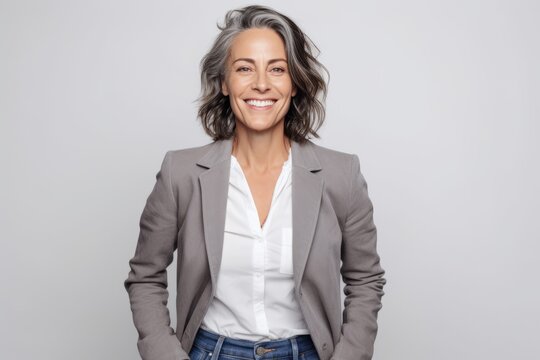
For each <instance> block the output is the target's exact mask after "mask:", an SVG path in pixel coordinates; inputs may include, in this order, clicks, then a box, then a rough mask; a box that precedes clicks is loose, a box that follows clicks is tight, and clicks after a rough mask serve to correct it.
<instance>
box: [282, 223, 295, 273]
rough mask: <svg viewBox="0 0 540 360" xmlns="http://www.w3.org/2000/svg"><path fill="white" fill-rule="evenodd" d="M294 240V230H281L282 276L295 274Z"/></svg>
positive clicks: (285, 228)
mask: <svg viewBox="0 0 540 360" xmlns="http://www.w3.org/2000/svg"><path fill="white" fill-rule="evenodd" d="M292 240H293V239H292V228H291V227H284V228H283V229H281V254H280V255H281V256H280V258H281V260H280V265H279V272H280V273H282V274H288V275H292V274H293V256H292Z"/></svg>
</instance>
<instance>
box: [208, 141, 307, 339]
mask: <svg viewBox="0 0 540 360" xmlns="http://www.w3.org/2000/svg"><path fill="white" fill-rule="evenodd" d="M291 155H292V154H291V150H290V149H289V157H288V159H287V161H285V162H284V163H283V167H282V169H281V173H280V175H279V178H278V180H277V182H276V185H275V188H274V192H273V194H272V202H271V206H270V210H269V213H268V216H267V218H266V220H265V222H264V224H263V227H262V228H261V226H260V222H259V216H258V213H257V208H256V206H255V201H254V200H253V196H252V195H251V191H250V189H249V185H248V182H247V180H246V177H245V175H244V172H243V171H242V168H241V166H240V164H239V163H238V161H237V159H236V157H235V156H234V155H232V154H231V169H230V178H229V193H228V200H227V212H226V218H225V234H224V239H223V253H222V258H221V267H220V270H219V275H218V280H217V289H216V294H215V297H214V298H213V300H212V302H211V304H210V307H209V309H208V311H207V313H206V315H205V317H204V319H203V321H202V324H201V327H202V328H203V329H206V330H210V331H212V332H214V333H217V334H221V335H224V336H227V337H231V338H236V339H245V340H251V341H259V340H275V339H282V338H288V337H291V336H294V335H299V334H309V330H308V329H307V326H306V324H305V322H304V317H303V315H302V312H301V310H300V307H299V305H298V302H297V301H296V298H295V296H294V280H293V266H292V197H291V190H292V187H291V184H292V177H291V176H292V173H291V164H292V161H291V160H292V158H291Z"/></svg>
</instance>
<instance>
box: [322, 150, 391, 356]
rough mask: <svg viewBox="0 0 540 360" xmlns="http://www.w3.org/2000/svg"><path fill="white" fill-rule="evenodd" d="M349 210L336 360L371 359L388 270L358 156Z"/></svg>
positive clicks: (346, 223)
mask: <svg viewBox="0 0 540 360" xmlns="http://www.w3.org/2000/svg"><path fill="white" fill-rule="evenodd" d="M351 161H352V164H351V172H352V174H351V178H352V184H351V188H350V192H349V196H350V197H349V202H350V204H349V211H348V215H347V219H346V221H345V226H344V229H343V240H342V241H343V242H342V249H341V250H342V251H341V253H342V257H341V259H342V261H343V264H342V266H341V275H342V277H343V281H344V283H345V288H344V293H345V295H346V297H345V310H344V311H343V325H342V327H341V337H340V339H339V341H338V343H337V344H336V347H335V350H334V353H333V354H332V357H331V359H332V360H353V359H354V360H370V359H371V358H372V355H373V344H374V342H375V337H376V335H377V313H378V311H379V310H380V309H381V307H382V305H381V298H382V296H383V295H384V292H383V290H382V289H383V286H384V284H385V283H386V280H385V279H384V278H383V275H384V270H383V269H382V268H381V266H380V263H379V255H378V254H377V249H376V247H377V229H376V227H375V224H374V223H373V205H372V203H371V200H370V199H369V197H368V192H367V184H366V181H365V179H364V177H363V175H362V174H361V172H360V162H359V160H358V156H357V155H353V156H352V159H351Z"/></svg>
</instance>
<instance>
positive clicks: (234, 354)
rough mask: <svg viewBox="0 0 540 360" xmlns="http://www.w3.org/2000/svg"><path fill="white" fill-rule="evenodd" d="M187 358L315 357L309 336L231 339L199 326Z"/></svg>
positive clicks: (294, 359)
mask: <svg viewBox="0 0 540 360" xmlns="http://www.w3.org/2000/svg"><path fill="white" fill-rule="evenodd" d="M189 358H190V359H191V360H267V359H280V360H319V356H318V355H317V350H316V349H315V345H313V341H312V340H311V336H309V335H297V336H293V337H290V338H287V339H282V340H270V341H269V340H261V341H249V340H239V339H232V338H228V337H225V336H222V335H218V334H215V333H213V332H210V331H207V330H204V329H199V330H198V332H197V336H196V337H195V341H194V342H193V347H192V348H191V351H190V352H189Z"/></svg>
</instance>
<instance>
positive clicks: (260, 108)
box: [244, 98, 277, 111]
mask: <svg viewBox="0 0 540 360" xmlns="http://www.w3.org/2000/svg"><path fill="white" fill-rule="evenodd" d="M249 100H258V101H265V100H269V101H273V102H274V104H275V103H276V102H277V100H276V99H268V98H267V99H257V98H249V99H244V102H245V103H246V105H247V106H248V108H250V109H253V110H259V111H261V110H269V109H271V108H272V107H273V106H274V104H272V105H267V106H255V105H251V104H249V103H248V101H249Z"/></svg>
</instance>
